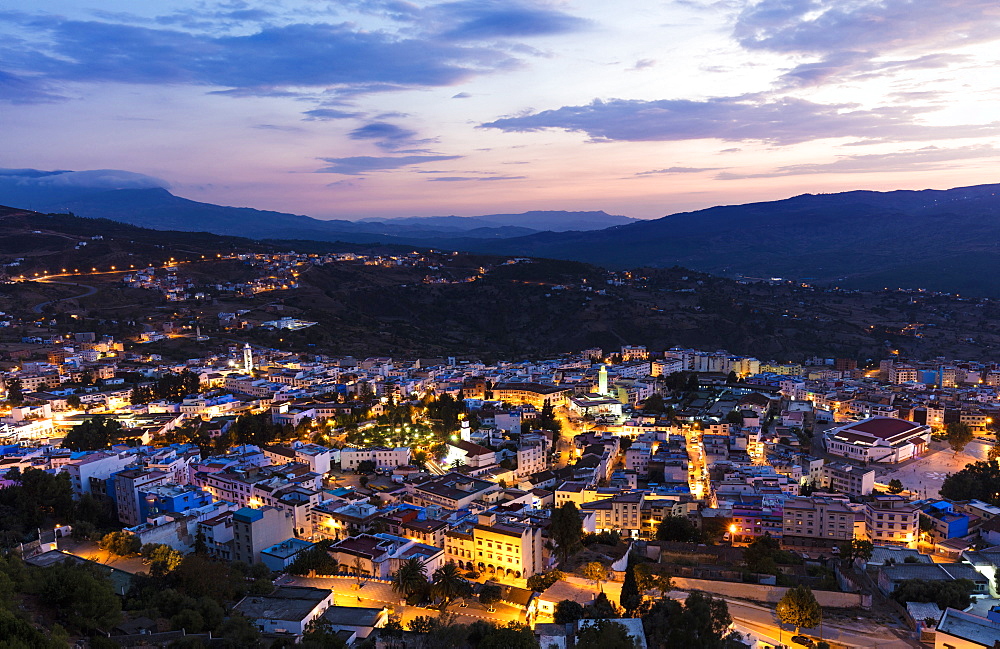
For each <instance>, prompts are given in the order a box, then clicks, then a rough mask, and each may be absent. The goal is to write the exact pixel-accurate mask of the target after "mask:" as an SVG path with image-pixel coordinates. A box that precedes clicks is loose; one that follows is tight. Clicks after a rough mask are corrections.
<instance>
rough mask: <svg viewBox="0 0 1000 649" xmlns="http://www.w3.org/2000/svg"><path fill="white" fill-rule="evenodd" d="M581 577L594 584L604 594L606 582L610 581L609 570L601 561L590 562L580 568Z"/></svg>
mask: <svg viewBox="0 0 1000 649" xmlns="http://www.w3.org/2000/svg"><path fill="white" fill-rule="evenodd" d="M580 576H582V577H583V578H584V579H589V580H590V581H592V582H594V585H595V586H597V587H598V588H600V589H601V592H602V593H603V592H604V585H603V584H604V582H606V581H607V580H608V569H607V567H605V565H604V564H603V563H601V562H600V561H590V562H588V563H585V564H583V565H582V566H581V567H580Z"/></svg>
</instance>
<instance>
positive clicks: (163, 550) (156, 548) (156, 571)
mask: <svg viewBox="0 0 1000 649" xmlns="http://www.w3.org/2000/svg"><path fill="white" fill-rule="evenodd" d="M139 554H141V555H142V556H143V558H145V559H146V560H147V561H149V574H151V575H154V576H157V577H162V576H163V575H165V574H167V573H168V572H171V571H173V570H174V569H175V568H177V566H179V565H181V561H182V560H183V559H184V555H183V554H181V553H180V552H179V551H178V550H175V549H173V548H172V547H170V546H169V545H164V544H163V543H147V544H146V545H144V546H142V548H140V550H139Z"/></svg>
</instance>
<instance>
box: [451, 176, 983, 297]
mask: <svg viewBox="0 0 1000 649" xmlns="http://www.w3.org/2000/svg"><path fill="white" fill-rule="evenodd" d="M462 245H463V248H462V249H467V250H474V251H475V250H478V251H486V250H489V251H490V252H492V253H494V254H504V253H506V254H518V255H524V256H532V257H550V258H555V259H569V260H575V261H584V262H588V263H594V264H600V265H603V266H608V267H612V268H614V267H617V268H635V267H639V266H653V267H669V266H674V265H679V266H684V267H686V268H693V269H696V270H700V271H704V272H709V273H714V274H720V275H726V276H730V277H733V276H744V277H785V278H790V279H801V280H809V281H815V282H823V283H834V284H839V285H841V286H850V287H857V288H876V287H883V286H892V287H913V288H927V289H931V290H940V291H949V292H970V293H975V294H990V295H1000V283H998V282H997V281H996V280H995V278H996V277H998V276H1000V185H978V186H973V187H960V188H956V189H948V190H923V191H891V192H873V191H851V192H844V193H838V194H819V195H813V194H804V195H802V196H796V197H794V198H788V199H785V200H779V201H769V202H762V203H751V204H747V205H730V206H721V207H712V208H708V209H704V210H698V211H695V212H684V213H680V214H672V215H670V216H665V217H663V218H660V219H655V220H649V221H639V222H636V223H632V224H629V225H624V226H616V227H612V228H608V229H604V230H599V231H592V232H565V233H552V232H547V233H540V234H533V235H529V236H526V237H518V238H514V239H506V240H504V241H496V242H490V244H489V246H488V247H487V246H484V245H481V244H479V243H477V242H475V241H463V242H462Z"/></svg>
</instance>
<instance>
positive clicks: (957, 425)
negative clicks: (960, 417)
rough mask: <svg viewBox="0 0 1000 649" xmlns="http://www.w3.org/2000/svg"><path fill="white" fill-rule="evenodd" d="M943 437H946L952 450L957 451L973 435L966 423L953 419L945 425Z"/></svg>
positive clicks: (971, 438)
mask: <svg viewBox="0 0 1000 649" xmlns="http://www.w3.org/2000/svg"><path fill="white" fill-rule="evenodd" d="M945 437H947V439H948V445H949V446H951V448H952V450H953V451H955V452H956V453H958V452H960V451H962V450H963V449H965V445H966V444H968V443H969V442H971V441H972V440H973V438H974V437H975V435H974V434H973V432H972V428H970V427H969V425H968V424H964V423H962V422H960V421H953V422H951V423H950V424H948V425H947V426H945Z"/></svg>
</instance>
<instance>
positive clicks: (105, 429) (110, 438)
mask: <svg viewBox="0 0 1000 649" xmlns="http://www.w3.org/2000/svg"><path fill="white" fill-rule="evenodd" d="M125 436H126V434H125V429H124V427H123V426H122V425H121V423H120V422H119V421H118V420H116V419H110V418H97V417H94V418H92V419H88V420H86V421H84V422H83V423H82V424H80V425H79V426H74V427H73V429H72V430H70V431H69V433H67V434H66V437H65V438H63V442H62V445H63V448H68V449H70V450H72V451H97V450H101V449H105V448H108V447H109V446H114V445H115V444H119V443H121V441H122V439H124V438H125Z"/></svg>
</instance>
